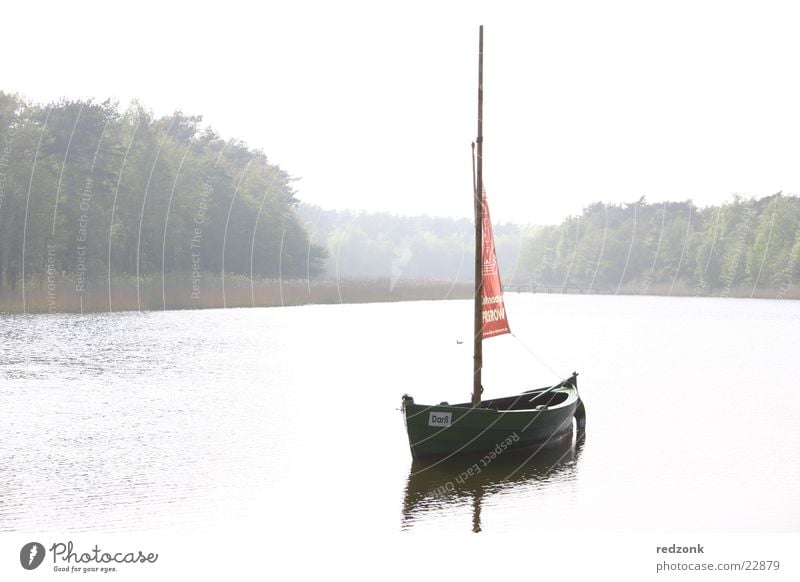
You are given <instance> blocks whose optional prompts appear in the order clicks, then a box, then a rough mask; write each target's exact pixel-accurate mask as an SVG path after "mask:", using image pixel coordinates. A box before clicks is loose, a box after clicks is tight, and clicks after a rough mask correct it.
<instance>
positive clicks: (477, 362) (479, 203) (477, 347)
mask: <svg viewBox="0 0 800 582" xmlns="http://www.w3.org/2000/svg"><path fill="white" fill-rule="evenodd" d="M475 141H476V142H477V144H478V154H477V158H478V159H477V171H476V174H477V176H476V183H475V339H474V342H475V344H474V352H473V354H474V355H473V383H472V405H473V406H477V405H478V404H480V402H481V392H483V386H481V368H483V268H482V267H483V260H482V257H483V230H482V227H483V25H481V26H480V28H479V33H478V137H477V139H476V140H475Z"/></svg>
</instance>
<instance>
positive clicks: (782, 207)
mask: <svg viewBox="0 0 800 582" xmlns="http://www.w3.org/2000/svg"><path fill="white" fill-rule="evenodd" d="M298 214H299V216H300V217H301V218H302V220H303V221H304V223H305V224H306V228H307V229H308V230H309V232H310V233H311V237H312V240H313V241H314V242H318V243H319V244H323V245H324V246H326V247H327V249H328V253H329V254H328V258H327V260H326V262H325V268H326V271H327V273H328V276H334V275H338V276H340V277H346V278H387V279H388V278H392V279H393V280H394V281H397V280H402V279H438V280H459V281H470V280H471V279H472V277H473V263H472V256H473V254H472V253H473V245H474V242H473V241H474V236H473V226H472V221H470V220H468V219H452V218H431V217H428V216H416V217H403V216H395V215H391V214H386V213H357V212H349V211H333V210H324V209H321V208H318V207H312V206H307V205H303V204H301V205H300V206H299V207H298ZM494 234H495V242H496V247H497V254H498V261H499V263H500V266H501V269H502V276H503V280H504V282H505V283H506V284H509V285H526V286H528V285H535V286H537V287H545V288H547V287H549V288H550V289H551V290H552V289H553V288H556V290H559V291H560V290H562V289H563V288H565V287H566V288H572V289H573V290H576V289H581V290H600V291H604V292H613V293H641V294H646V293H654V294H655V293H659V294H681V295H723V296H724V295H737V296H750V295H760V294H762V295H763V294H766V296H770V295H772V296H780V297H790V296H791V297H794V296H795V295H798V293H797V290H796V283H795V281H796V280H797V276H798V275H800V199H798V198H797V197H794V196H786V195H783V194H781V193H778V194H774V195H771V196H765V197H762V198H759V199H756V198H746V197H742V196H738V195H735V196H733V197H732V199H731V200H730V201H729V202H726V203H724V204H719V205H715V206H707V207H702V208H701V207H698V206H696V205H695V204H694V203H692V202H691V201H686V202H658V203H648V202H647V201H646V199H645V198H644V197H642V198H640V199H639V200H637V201H635V202H632V203H625V204H605V203H602V202H597V203H594V204H591V205H589V206H588V207H586V208H585V209H584V210H583V211H582V213H581V214H579V215H576V216H570V217H567V218H565V219H564V220H563V221H562V222H561V224H558V225H548V226H520V225H515V224H497V225H495V226H494ZM787 293H788V294H787Z"/></svg>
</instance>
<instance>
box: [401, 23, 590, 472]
mask: <svg viewBox="0 0 800 582" xmlns="http://www.w3.org/2000/svg"><path fill="white" fill-rule="evenodd" d="M476 147H477V156H476V159H475V164H474V165H473V168H474V182H475V183H474V193H473V194H474V203H475V296H474V312H473V316H474V332H475V335H474V345H473V350H474V357H473V387H472V400H471V402H466V403H462V404H448V403H447V402H442V403H441V404H438V405H428V404H417V403H416V402H414V398H413V397H412V396H410V395H408V394H405V395H403V406H402V410H403V415H404V417H405V424H406V430H407V431H408V441H409V444H410V446H411V455H412V457H414V458H415V459H421V458H430V457H440V458H447V457H452V456H453V455H460V454H465V453H484V452H485V453H488V454H489V455H490V456H491V455H494V456H497V455H499V454H501V453H502V452H503V451H505V450H507V449H519V448H524V447H531V446H538V447H540V448H541V446H542V445H546V444H547V443H556V442H558V441H559V440H560V439H564V438H568V437H571V436H572V434H573V430H574V426H573V425H574V424H575V425H577V430H578V431H582V430H583V429H584V427H585V424H586V409H585V407H584V405H583V402H582V400H581V398H580V396H579V395H578V380H577V378H578V374H577V372H574V373H573V374H572V375H571V376H570V377H568V378H566V379H563V380H562V381H560V382H558V383H557V384H554V385H551V386H545V387H543V388H538V389H533V390H527V391H525V392H522V393H521V394H517V395H514V396H507V397H503V398H492V399H489V400H483V399H482V394H483V386H482V384H481V371H482V369H483V341H484V340H486V339H490V338H493V337H497V336H500V335H503V334H507V333H510V329H509V325H508V317H507V314H506V309H505V303H504V300H503V286H502V282H501V281H500V270H499V267H498V265H497V255H496V253H495V248H494V236H493V233H492V221H491V218H490V216H489V206H488V204H487V202H486V192H485V190H484V188H483V26H481V27H480V29H479V40H478V136H477V139H476V140H475V144H473V151H475V148H476ZM573 419H575V422H573ZM492 458H494V457H492Z"/></svg>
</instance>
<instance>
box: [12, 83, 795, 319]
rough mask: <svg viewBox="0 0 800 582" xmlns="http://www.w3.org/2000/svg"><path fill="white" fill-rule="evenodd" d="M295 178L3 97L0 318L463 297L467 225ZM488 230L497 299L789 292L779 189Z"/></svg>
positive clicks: (641, 203)
mask: <svg viewBox="0 0 800 582" xmlns="http://www.w3.org/2000/svg"><path fill="white" fill-rule="evenodd" d="M295 183H296V180H295V179H294V178H293V177H292V176H291V175H290V174H289V173H288V172H287V171H286V170H284V169H282V168H281V167H279V166H278V165H277V164H275V163H273V162H270V161H269V160H268V158H267V156H266V155H265V154H264V153H263V152H262V151H260V150H257V149H252V148H250V147H248V146H247V145H246V144H245V143H243V142H242V141H239V140H236V139H223V138H222V137H220V136H219V135H218V134H217V133H215V132H214V131H213V130H212V129H210V128H208V127H204V126H203V125H202V118H201V117H200V116H191V115H185V114H183V113H182V112H180V111H177V112H175V113H173V114H172V115H168V116H165V117H157V116H155V115H154V114H153V113H152V112H151V111H149V110H147V109H146V108H145V107H143V106H142V105H140V104H138V103H136V102H134V103H133V104H132V105H130V106H129V107H127V108H126V109H124V110H123V109H121V108H120V107H119V105H118V104H116V103H114V102H111V101H105V102H102V103H96V102H94V101H92V100H84V101H70V100H65V99H62V100H60V101H57V102H54V103H50V104H37V103H32V102H30V101H27V100H25V99H23V98H21V97H19V96H18V95H15V94H9V93H4V92H1V91H0V311H12V312H29V311H31V312H35V311H50V312H56V311H84V310H87V311H103V310H120V309H134V310H145V309H167V308H191V307H229V306H255V305H288V304H303V303H325V302H343V301H382V300H402V299H438V298H453V297H469V296H471V284H470V282H471V280H472V276H473V274H472V273H473V271H472V269H473V263H472V253H473V240H474V238H473V236H474V235H473V226H472V221H471V220H469V219H453V218H439V217H429V216H397V215H394V214H390V213H364V212H358V211H347V210H330V209H324V208H320V207H318V206H311V205H307V204H303V203H302V202H301V201H300V200H299V199H298V194H297V192H296V190H295ZM332 205H333V204H332ZM520 218H521V219H523V220H524V217H520ZM494 231H495V242H496V247H497V254H498V260H499V263H500V265H501V269H502V275H503V278H504V282H505V283H506V285H507V286H510V288H511V289H514V288H515V286H519V285H522V286H525V288H526V289H532V288H533V287H536V289H537V290H539V289H541V290H550V291H556V292H558V291H564V290H566V291H570V290H571V291H572V292H602V293H624V294H667V295H672V294H674V295H700V296H741V297H773V298H787V299H788V298H800V287H799V286H798V284H797V279H798V275H800V199H798V198H797V197H796V196H793V195H784V194H783V193H776V194H771V195H768V196H763V197H761V198H755V197H745V196H740V195H735V194H734V195H731V198H730V200H729V201H727V202H725V203H723V204H719V205H715V206H707V207H698V206H696V205H695V204H694V203H693V202H692V201H689V200H687V201H683V202H648V201H647V200H646V199H645V198H644V197H641V198H640V199H639V200H636V201H634V202H631V203H627V204H611V203H604V202H596V203H594V204H592V205H590V206H588V207H587V208H585V209H583V211H582V212H581V213H579V214H577V215H574V216H569V217H567V218H565V219H564V220H563V221H562V222H561V223H560V224H558V225H525V224H510V223H500V224H495V226H494Z"/></svg>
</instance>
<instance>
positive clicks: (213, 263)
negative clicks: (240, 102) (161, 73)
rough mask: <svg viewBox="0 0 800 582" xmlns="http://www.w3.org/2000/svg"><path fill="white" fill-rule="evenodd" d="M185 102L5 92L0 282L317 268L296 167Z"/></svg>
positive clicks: (294, 273) (320, 254)
mask: <svg viewBox="0 0 800 582" xmlns="http://www.w3.org/2000/svg"><path fill="white" fill-rule="evenodd" d="M200 122H201V118H200V117H196V116H187V115H184V114H183V113H181V112H180V111H178V112H176V113H174V114H173V115H171V116H168V117H164V118H156V117H154V116H153V114H152V113H150V112H148V111H147V110H145V109H143V108H142V107H141V106H139V105H138V104H134V105H133V106H132V107H131V108H129V109H128V110H127V111H120V110H119V108H118V106H117V104H116V103H111V102H108V101H106V102H104V103H100V104H98V103H94V102H93V101H67V100H61V101H58V102H56V103H51V104H48V105H44V106H43V105H38V104H35V103H29V102H26V101H24V100H22V99H21V98H20V97H18V96H17V95H12V94H7V93H3V92H0V293H11V294H13V293H14V292H15V290H16V289H17V287H18V286H19V284H20V281H21V280H22V278H23V277H24V278H25V281H26V283H30V284H32V285H34V286H35V285H37V284H38V285H39V286H41V285H43V284H45V282H46V281H47V279H48V276H49V275H54V276H57V277H58V278H59V279H60V280H63V279H64V278H66V279H68V280H71V281H74V283H75V285H76V286H77V287H76V288H78V289H79V288H80V287H81V286H82V285H84V284H87V285H88V284H95V286H96V284H100V283H103V282H105V281H107V280H111V278H113V277H116V276H138V277H145V276H148V275H151V274H153V275H165V274H169V273H191V272H192V271H202V272H217V273H221V272H222V271H223V269H224V271H225V272H226V273H231V274H242V275H246V276H248V277H261V278H272V277H278V276H279V275H280V276H282V277H283V278H285V279H289V278H300V277H302V278H306V277H309V276H310V277H314V276H315V275H318V274H319V273H320V272H321V269H322V262H323V261H324V259H325V257H326V251H325V249H324V248H323V247H321V246H319V245H317V244H313V243H310V241H309V237H308V234H307V233H306V232H305V230H304V229H303V228H302V225H301V224H300V223H299V222H298V220H297V218H296V216H295V206H296V205H297V200H296V199H295V198H294V193H293V190H292V187H291V182H292V179H291V177H290V176H289V175H288V174H286V172H284V171H283V170H281V169H280V168H279V167H278V166H276V165H274V164H270V163H269V162H268V160H267V158H266V156H265V155H264V154H263V153H261V152H259V151H254V150H252V149H249V148H247V147H246V146H245V145H244V144H242V143H240V142H236V141H225V140H223V139H222V138H220V137H219V136H217V135H216V134H215V133H213V132H212V131H210V130H205V131H201V129H200V127H199V126H200Z"/></svg>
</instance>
